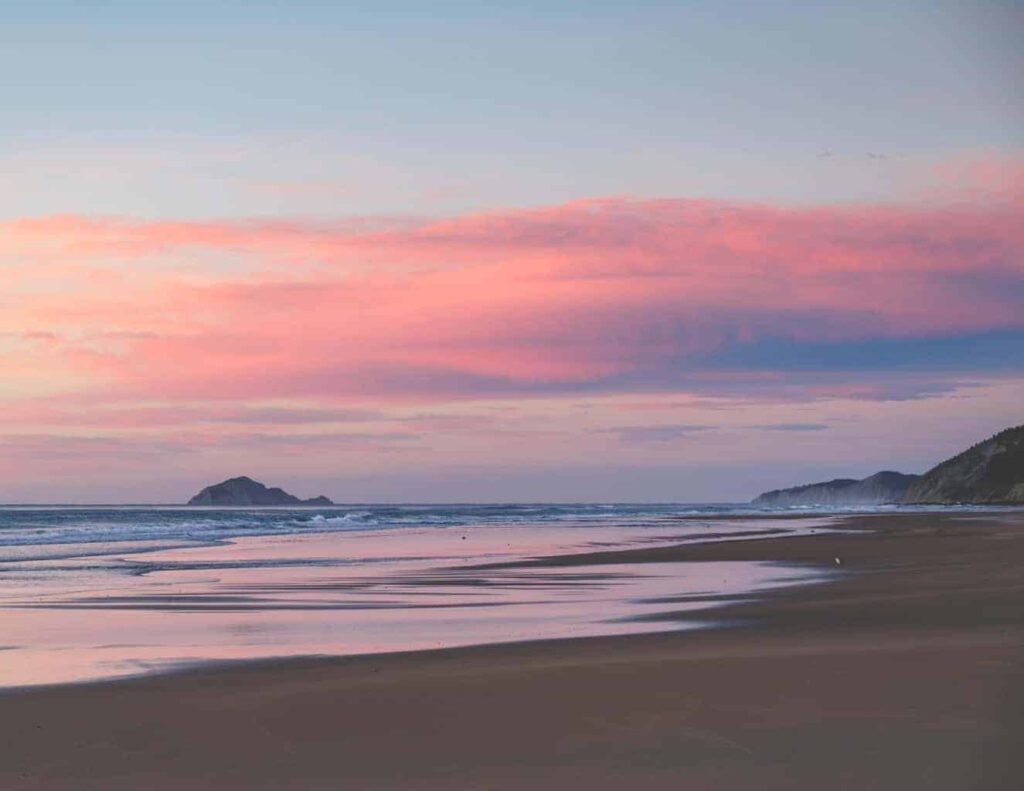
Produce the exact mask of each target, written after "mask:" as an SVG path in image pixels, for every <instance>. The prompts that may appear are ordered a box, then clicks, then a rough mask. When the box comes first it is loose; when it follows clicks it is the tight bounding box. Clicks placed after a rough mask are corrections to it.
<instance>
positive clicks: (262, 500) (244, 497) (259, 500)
mask: <svg viewBox="0 0 1024 791" xmlns="http://www.w3.org/2000/svg"><path fill="white" fill-rule="evenodd" d="M188 504H189V505H226V506H228V505H312V506H316V505H321V506H323V505H334V503H333V502H331V500H329V499H328V498H326V497H324V496H323V495H320V496H319V497H311V498H310V499H308V500H302V499H299V498H298V497H296V496H295V495H294V494H289V493H288V492H286V491H285V490H284V489H279V488H277V487H276V486H275V487H273V488H268V487H267V486H264V485H263V484H262V483H260V482H259V481H254V480H253V479H252V478H248V477H246V476H244V475H243V476H241V477H238V478H229V479H228V480H226V481H222V482H221V483H218V484H214V485H213V486H207V487H206V488H205V489H203V490H202V491H201V492H199V494H197V495H196V496H195V497H193V498H192V499H191V500H189V501H188Z"/></svg>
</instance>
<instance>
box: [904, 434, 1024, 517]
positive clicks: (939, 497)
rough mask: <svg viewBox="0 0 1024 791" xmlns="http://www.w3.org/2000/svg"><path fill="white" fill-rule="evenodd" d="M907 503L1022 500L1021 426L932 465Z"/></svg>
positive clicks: (1023, 441) (909, 493)
mask: <svg viewBox="0 0 1024 791" xmlns="http://www.w3.org/2000/svg"><path fill="white" fill-rule="evenodd" d="M903 499H904V502H907V503H940V504H948V503H990V504H996V503H1024V426H1017V427H1016V428H1008V429H1006V430H1005V431H1000V432H999V433H998V434H996V435H995V436H994V437H990V438H989V439H987V440H985V441H984V442H979V443H978V444H977V445H975V446H974V447H971V448H968V449H967V450H965V451H964V452H963V453H961V454H959V455H957V456H954V457H953V458H951V459H947V460H946V461H944V462H942V464H939V465H938V466H937V467H933V468H932V469H930V470H929V471H928V472H926V473H925V474H924V475H922V476H921V478H920V480H918V481H917V482H916V483H915V484H914V485H913V486H911V487H910V489H909V490H908V491H907V493H906V495H905V496H904V498H903Z"/></svg>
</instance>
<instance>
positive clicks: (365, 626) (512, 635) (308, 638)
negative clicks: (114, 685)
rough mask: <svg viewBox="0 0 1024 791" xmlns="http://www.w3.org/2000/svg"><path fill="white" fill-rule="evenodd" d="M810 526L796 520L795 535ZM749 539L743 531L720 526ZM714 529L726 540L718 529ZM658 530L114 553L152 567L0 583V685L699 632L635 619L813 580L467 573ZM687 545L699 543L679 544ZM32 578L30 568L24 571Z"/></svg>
mask: <svg viewBox="0 0 1024 791" xmlns="http://www.w3.org/2000/svg"><path fill="white" fill-rule="evenodd" d="M771 526H772V527H778V526H779V523H777V522H775V523H773V524H772V525H771ZM818 526H819V525H818V524H817V523H815V524H813V525H812V524H810V523H808V522H806V521H804V522H802V523H800V529H801V530H805V529H811V528H816V527H818ZM750 528H751V523H750V522H747V523H744V524H743V525H736V526H733V528H732V529H734V530H740V529H742V530H744V531H745V530H749V529H750ZM728 529H730V528H729V527H725V530H726V531H727V530H728ZM709 532H712V531H709ZM713 532H714V533H716V534H718V533H721V532H723V525H715V526H714V530H713ZM657 533H658V534H657V535H655V534H648V535H645V536H641V537H638V536H637V534H636V533H635V532H633V533H630V532H629V530H628V528H623V527H614V528H601V527H599V528H588V529H587V530H586V531H581V530H578V529H575V530H574V529H572V528H566V527H551V528H548V527H544V528H537V527H531V528H529V529H522V528H503V527H472V528H457V529H447V530H437V529H402V530H383V531H367V532H363V533H332V534H319V535H309V536H288V537H269V538H268V537H260V538H246V539H239V540H235V541H233V542H231V543H228V544H224V545H219V546H208V545H207V546H200V547H189V548H179V549H173V550H163V551H156V552H148V553H143V554H132V555H125V556H123V557H121V558H115V559H116V560H117V563H122V564H124V565H137V564H144V565H145V567H146V568H149V569H155V570H150V571H148V573H146V574H144V575H141V576H140V575H124V574H120V573H109V574H102V575H97V574H95V573H94V574H93V575H92V576H90V577H89V578H87V579H81V580H69V579H68V578H67V576H66V574H65V575H64V576H61V577H60V578H59V582H58V581H57V578H55V579H54V582H55V583H56V584H52V585H44V586H42V587H40V586H38V585H36V586H35V587H34V592H33V594H32V596H31V597H29V596H26V595H25V594H26V588H25V587H24V586H20V585H15V586H14V587H7V586H5V589H4V599H5V600H6V603H7V606H5V607H4V608H3V609H0V629H2V632H3V634H4V645H5V646H6V650H3V651H0V680H2V683H3V684H4V685H9V686H16V685H25V684H40V683H53V682H67V681H79V680H89V679H96V678H105V677H116V676H124V675H132V674H137V673H141V672H149V671H155V670H160V669H168V668H170V667H174V666H180V665H185V664H190V663H199V662H204V661H217V660H242V659H254V658H269V657H283V656H300V655H315V654H324V655H346V654H366V653H378V652H387V651H401V650H413V649H430V648H441V647H450V646H459V645H473V644H482V643H495V642H507V641H518V640H530V639H542V638H561V637H582V636H591V635H611V634H630V633H639V632H650V631H658V630H663V629H665V628H686V627H691V628H692V627H694V626H695V625H696V624H694V623H689V624H688V623H685V622H683V621H653V620H646V619H644V616H650V615H653V614H656V613H659V612H664V611H672V612H682V611H690V610H697V609H704V608H707V607H709V606H714V602H706V601H687V600H686V597H692V596H701V595H706V594H709V593H710V594H716V595H726V596H738V595H745V594H748V593H751V592H755V591H758V590H764V589H766V588H769V587H773V586H776V585H780V584H794V583H798V582H807V581H810V580H812V579H814V578H815V577H816V575H815V574H812V573H810V572H807V571H804V570H796V569H792V568H783V567H779V566H777V565H771V564H759V563H732V562H730V563H725V562H723V563H647V564H616V565H603V566H589V567H588V566H576V567H565V568H543V567H534V568H502V569H473V568H470V566H471V565H473V564H477V563H486V562H493V561H503V560H511V559H520V558H524V557H532V556H538V555H550V554H559V553H565V552H571V551H581V550H583V551H586V550H587V549H597V548H601V547H611V546H615V547H622V546H636V545H639V544H643V545H645V546H647V545H658V544H667V543H675V542H676V541H678V540H679V538H677V537H672V536H671V535H668V534H667V531H657ZM694 537H697V538H699V533H698V534H697V535H696V536H695V535H694V533H693V532H689V533H688V535H687V536H686V538H688V539H692V538H694ZM117 563H115V565H117ZM260 564H266V565H260ZM45 569H46V565H45V564H43V565H41V566H40V567H39V568H38V569H37V571H41V572H43V573H44V574H45ZM36 581H37V582H38V579H37V580H36ZM665 599H670V600H672V599H681V601H670V603H666V602H665ZM11 605H15V606H11ZM25 605H27V607H26V606H25Z"/></svg>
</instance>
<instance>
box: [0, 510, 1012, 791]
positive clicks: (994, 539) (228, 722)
mask: <svg viewBox="0 0 1024 791" xmlns="http://www.w3.org/2000/svg"><path fill="white" fill-rule="evenodd" d="M733 519H735V518H733ZM837 519H838V521H837V524H836V525H835V526H836V527H840V528H841V529H842V530H843V531H844V532H841V533H828V532H822V533H820V534H815V535H811V536H799V537H787V536H783V537H773V538H771V540H764V539H761V538H757V539H740V540H730V541H718V542H714V543H689V544H680V545H676V546H672V547H660V548H640V549H627V550H613V551H605V552H601V551H598V552H590V553H581V554H577V555H563V556H558V557H553V558H542V559H536V560H530V561H521V562H519V563H517V564H510V565H512V566H515V565H534V566H536V565H545V566H554V565H563V566H568V565H595V566H599V565H602V564H604V563H614V562H622V561H624V560H628V561H629V562H632V563H642V562H679V563H685V562H697V561H703V560H760V561H766V562H779V563H787V564H796V565H808V566H814V567H816V568H819V569H821V570H823V571H824V570H833V569H836V568H837V566H836V565H835V562H834V559H835V558H836V557H838V558H840V561H841V564H840V565H839V566H838V568H839V569H840V570H841V571H843V572H845V573H843V574H840V575H836V576H834V577H833V578H832V579H830V580H825V581H822V582H816V583H814V584H811V585H802V586H795V587H784V588H778V589H774V590H769V591H766V592H763V593H761V594H758V596H757V598H756V599H754V600H749V599H748V600H744V601H741V602H730V603H726V604H723V605H722V606H717V607H715V608H712V609H707V610H701V611H698V612H684V613H677V614H673V613H671V612H668V613H666V614H665V615H664V616H660V617H664V618H665V619H669V620H671V619H673V618H678V619H682V620H686V621H690V622H692V621H700V622H703V623H705V624H706V625H708V626H713V625H714V624H722V623H724V624H725V625H726V628H700V629H696V630H686V631H671V630H670V631H662V632H657V633H652V634H642V635H629V636H610V637H587V638H580V639H573V638H567V639H557V640H543V641H528V642H518V643H505V644H490V645H482V646H471V647H463V648H446V649H437V650H430V651H411V652H402V653H392V654H370V655H359V656H348V657H307V658H285V659H270V660H255V661H243V662H240V663H234V662H232V663H230V664H226V665H222V666H218V667H210V666H201V667H189V668H183V669H175V670H173V671H172V672H170V673H166V674H160V675H155V676H153V675H146V676H139V677H132V678H123V679H118V680H113V681H96V682H87V683H79V684H73V685H54V686H43V687H22V688H13V689H7V690H4V691H3V693H2V694H0V705H2V706H4V707H5V710H4V711H5V716H4V717H3V718H0V739H3V743H4V744H5V745H6V746H5V748H4V753H5V754H6V755H5V758H6V760H5V761H4V762H0V785H3V787H4V788H11V789H17V788H25V789H29V788H38V789H49V788H67V787H76V788H97V789H98V788H111V789H117V788H135V787H149V788H158V789H159V788H176V787H177V788H180V787H186V786H187V787H190V788H200V789H202V788H211V789H212V788H225V787H239V788H282V787H294V788H336V787H338V782H339V781H340V780H342V779H344V780H347V784H345V786H344V787H352V788H382V787H384V788H424V789H433V788H438V789H440V788H451V787H486V788H527V787H529V788H548V787H550V788H555V787H559V786H562V787H564V786H565V785H566V784H570V783H580V784H586V785H588V786H589V787H592V788H609V789H610V788H617V787H622V786H623V785H625V784H628V785H632V786H633V787H635V788H675V787H680V786H681V785H682V786H683V787H687V788H698V789H700V788H709V789H710V788H732V787H737V788H754V787H757V788H792V787H796V788H805V787H806V788H815V787H833V788H843V787H848V788H894V787H904V788H908V787H909V788H950V789H953V788H974V787H976V788H982V787H983V788H1003V787H1005V788H1011V787H1014V788H1015V787H1019V784H1020V782H1021V780H1022V778H1024V757H1021V756H1019V754H1018V753H1017V752H1015V751H1014V750H1013V746H1014V745H1015V744H1016V742H1017V741H1018V740H1019V737H1018V736H1017V734H1019V733H1020V732H1021V729H1022V726H1024V661H1022V660H1024V581H1022V580H1021V579H1019V578H1020V574H1019V569H1020V568H1021V567H1022V565H1024V563H1022V561H1024V513H1022V512H1012V511H998V510H995V511H991V512H989V511H972V512H969V513H962V512H961V513H955V514H953V513H947V514H942V513H939V514H936V513H930V512H929V513H911V514H867V515H861V516H850V517H842V518H837ZM666 604H671V602H666ZM681 781H685V783H681Z"/></svg>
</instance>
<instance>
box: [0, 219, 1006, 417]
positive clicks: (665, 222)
mask: <svg viewBox="0 0 1024 791" xmlns="http://www.w3.org/2000/svg"><path fill="white" fill-rule="evenodd" d="M1022 207H1024V203H1022V202H1021V201H1019V200H1016V199H1013V200H1005V201H999V202H995V203H988V202H985V203H981V204H977V205H968V206H964V205H935V206H927V207H912V206H905V205H891V206H859V205H849V206H826V207H784V206H770V205H759V204H742V203H729V202H716V201H707V200H684V199H666V200H626V199H602V200H586V201H577V202H571V203H568V204H564V205H559V206H552V207H543V208H538V209H529V210H509V211H504V212H492V213H488V214H479V215H469V216H463V217H454V218H450V219H445V220H440V221H427V220H424V221H420V222H416V223H414V222H411V221H409V220H408V219H403V220H401V221H400V222H396V223H387V222H382V223H368V222H365V221H359V222H350V223H341V224H335V225H332V224H325V223H319V224H316V223H303V222H299V221H274V222H270V221H248V222H244V221H233V222H187V221H174V222H167V221H157V222H146V221H138V220H126V219H117V218H114V219H102V218H86V217H70V216H65V217H51V218H34V219H24V220H17V221H12V222H7V223H2V224H0V240H2V241H0V254H2V255H5V256H7V257H8V258H9V259H10V260H14V261H15V264H14V265H13V266H12V270H13V271H14V273H15V277H14V280H13V281H12V282H14V283H19V284H21V285H19V286H18V287H17V288H20V289H21V293H19V294H18V295H17V298H16V299H12V298H11V295H10V293H9V294H8V297H7V301H8V302H9V304H10V307H11V310H10V311H9V312H8V316H7V319H6V322H7V324H5V325H4V326H0V332H2V331H4V330H7V331H9V332H17V333H22V335H19V336H18V337H17V338H16V339H14V340H12V341H11V343H13V344H14V348H13V350H10V351H9V352H8V354H9V355H10V362H11V365H12V366H14V367H15V368H18V369H19V370H21V369H23V368H24V366H27V365H28V366H30V365H31V364H32V361H33V360H35V359H37V358H38V356H39V355H42V354H43V352H41V351H40V350H39V348H38V347H39V343H40V342H41V340H40V339H46V340H45V344H46V347H47V348H46V351H45V354H46V355H47V356H48V357H47V359H48V360H49V362H48V363H47V364H49V365H54V364H55V362H54V361H55V360H58V361H59V364H60V366H62V368H63V370H64V371H65V372H67V373H68V374H70V375H71V376H73V377H74V378H75V379H76V380H77V381H79V382H80V387H81V388H82V389H83V391H84V390H92V391H94V392H106V393H109V394H111V396H117V397H126V398H127V397H131V398H156V397H162V398H170V399H181V398H234V399H247V398H250V399H251V398H263V397H284V398H294V397H318V398H327V399H334V400H338V401H344V400H358V401H366V400H367V399H382V400H389V401H427V400H438V399H448V398H456V397H463V398H464V397H486V396H493V395H501V394H514V393H522V392H536V393H557V392H565V391H574V390H580V391H594V390H623V391H628V390H630V389H634V390H643V389H659V388H661V389H682V390H685V389H687V387H691V388H694V389H696V390H698V391H702V392H706V391H708V389H709V388H710V389H711V390H713V389H714V384H715V383H718V384H719V385H720V386H721V388H722V389H723V390H725V391H732V390H734V389H736V388H735V386H734V384H732V383H735V382H736V381H740V382H741V383H743V382H745V383H749V382H750V381H752V380H756V381H758V382H765V381H768V382H770V381H772V380H779V379H786V378H787V376H786V375H785V374H783V373H780V372H779V371H776V370H774V369H773V366H772V364H771V360H770V359H767V358H766V359H764V360H762V361H761V362H758V363H756V364H748V365H747V366H746V368H745V369H744V370H741V371H736V370H731V371H723V370H721V365H719V364H716V362H715V360H716V355H718V354H720V353H721V352H722V351H723V350H728V349H731V348H736V347H747V346H751V345H756V344H757V343H759V342H762V341H764V340H765V339H782V340H784V341H786V342H788V343H796V344H800V343H805V344H815V343H819V344H820V343H835V344H842V343H858V342H863V341H866V340H871V339H875V340H879V341H886V340H891V341H901V340H906V339H920V338H943V337H956V336H969V335H977V334H984V333H993V332H995V333H999V332H1003V333H1005V332H1017V331H1024V211H1022ZM168 253H173V254H174V255H182V254H185V253H188V254H201V255H202V256H206V257H210V256H212V257H217V256H228V257H230V258H232V259H233V260H236V259H237V260H241V261H243V262H244V264H245V265H244V266H243V267H241V268H239V267H224V268H220V267H216V266H214V267H209V268H206V269H203V268H200V270H199V274H196V270H194V269H193V268H191V267H189V268H186V269H184V270H183V269H180V268H176V267H173V266H172V267H154V266H152V265H151V263H152V260H153V257H161V256H164V255H166V254H168ZM204 260H206V259H205V258H204ZM19 261H22V262H24V261H28V262H29V263H30V267H29V265H28V264H24V263H23V264H19V263H17V262H19ZM29 268H31V271H30V272H29V271H28V269H29ZM96 272H100V273H102V276H97V275H96ZM83 273H84V274H83ZM48 274H49V275H51V276H52V277H53V278H54V279H55V280H56V281H58V282H57V283H56V284H53V283H51V284H50V285H49V286H48V287H43V286H40V285H39V282H40V279H41V278H43V279H45V277H46V276H47V275H48ZM19 278H20V279H19ZM62 282H63V283H64V284H65V285H66V284H69V283H70V284H72V286H73V287H71V288H62V287H61V283H62ZM26 283H28V284H34V285H32V287H31V288H30V287H29V286H28V285H25V284H26ZM15 290H16V291H17V289H15ZM30 339H33V340H30ZM33 344H34V345H33ZM928 354H932V355H934V354H935V352H934V350H933V351H927V350H925V351H924V352H922V353H921V355H922V356H921V357H920V359H918V360H917V361H916V363H917V364H918V365H919V367H920V366H924V367H927V365H928V363H929V362H930V361H929V359H928ZM931 362H933V363H935V364H936V365H939V367H941V365H940V364H941V363H942V361H941V360H931ZM19 366H20V367H19ZM709 383H711V384H710V385H709ZM740 387H742V385H741V386H740Z"/></svg>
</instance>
